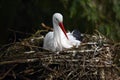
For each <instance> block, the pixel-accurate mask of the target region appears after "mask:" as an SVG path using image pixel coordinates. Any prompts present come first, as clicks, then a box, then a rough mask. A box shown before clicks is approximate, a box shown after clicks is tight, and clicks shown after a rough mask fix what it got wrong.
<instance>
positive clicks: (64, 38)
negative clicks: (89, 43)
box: [43, 13, 81, 51]
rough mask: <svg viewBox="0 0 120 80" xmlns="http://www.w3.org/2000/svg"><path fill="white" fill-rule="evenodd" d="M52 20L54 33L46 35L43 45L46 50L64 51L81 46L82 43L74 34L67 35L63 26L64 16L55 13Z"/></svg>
mask: <svg viewBox="0 0 120 80" xmlns="http://www.w3.org/2000/svg"><path fill="white" fill-rule="evenodd" d="M52 20H53V31H51V32H48V33H47V34H46V36H45V38H44V44H43V48H44V49H47V50H50V51H62V50H64V49H68V48H72V47H73V46H76V47H78V46H79V45H80V43H81V42H80V41H79V40H77V39H76V38H75V37H74V36H73V34H72V33H70V32H68V33H66V31H65V28H64V25H63V16H62V15H61V14H60V13H55V14H54V15H53V18H52Z"/></svg>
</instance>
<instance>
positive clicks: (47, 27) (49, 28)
mask: <svg viewBox="0 0 120 80" xmlns="http://www.w3.org/2000/svg"><path fill="white" fill-rule="evenodd" d="M41 25H42V27H43V28H46V29H47V30H51V31H53V28H51V27H49V26H46V25H45V24H44V23H41Z"/></svg>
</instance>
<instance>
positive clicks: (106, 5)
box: [0, 0, 120, 44]
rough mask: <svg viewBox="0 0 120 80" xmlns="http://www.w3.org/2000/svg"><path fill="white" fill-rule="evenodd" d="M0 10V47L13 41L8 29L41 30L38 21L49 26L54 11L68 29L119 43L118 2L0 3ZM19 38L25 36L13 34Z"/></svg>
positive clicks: (41, 0)
mask: <svg viewBox="0 0 120 80" xmlns="http://www.w3.org/2000/svg"><path fill="white" fill-rule="evenodd" d="M0 11H1V12H0V36H1V38H0V41H1V42H0V44H2V43H3V42H5V41H6V42H8V40H9V39H10V38H13V33H12V32H10V31H9V30H8V29H13V30H16V31H21V32H25V33H33V32H35V31H36V30H37V29H41V27H40V24H41V22H44V23H45V24H46V25H49V26H52V20H51V17H52V15H53V13H55V12H60V13H62V14H63V16H64V24H65V26H66V28H67V29H68V30H72V29H74V28H78V29H79V30H80V31H81V32H82V33H93V31H94V30H95V29H97V30H99V31H100V32H101V33H103V34H104V35H105V36H107V37H108V38H110V39H111V40H112V41H114V42H119V41H120V35H119V34H120V0H52V1H51V0H0ZM23 36H24V37H26V36H27V35H23V34H18V33H16V37H17V38H23ZM13 39H14V38H13Z"/></svg>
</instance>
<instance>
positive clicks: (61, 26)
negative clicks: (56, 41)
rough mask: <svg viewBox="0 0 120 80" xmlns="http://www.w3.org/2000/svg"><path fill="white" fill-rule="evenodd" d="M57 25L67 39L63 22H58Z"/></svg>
mask: <svg viewBox="0 0 120 80" xmlns="http://www.w3.org/2000/svg"><path fill="white" fill-rule="evenodd" d="M59 26H60V28H61V29H62V31H63V32H64V34H65V36H66V37H67V39H68V36H67V34H66V30H65V28H64V25H63V23H62V22H60V23H59Z"/></svg>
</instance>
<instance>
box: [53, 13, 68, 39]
mask: <svg viewBox="0 0 120 80" xmlns="http://www.w3.org/2000/svg"><path fill="white" fill-rule="evenodd" d="M53 24H56V25H59V27H60V28H61V29H62V31H63V33H64V34H65V36H66V38H67V39H68V36H67V34H66V30H65V28H64V25H63V16H62V14H60V13H55V14H54V15H53ZM54 27H55V26H54Z"/></svg>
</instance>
